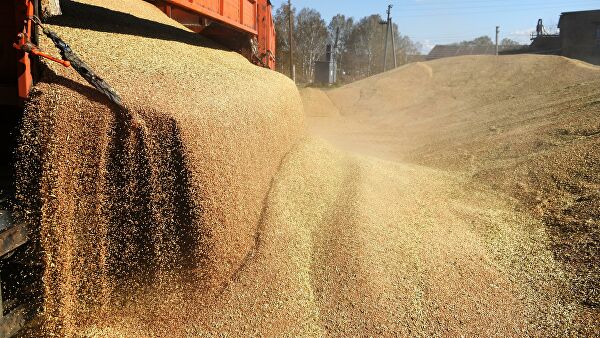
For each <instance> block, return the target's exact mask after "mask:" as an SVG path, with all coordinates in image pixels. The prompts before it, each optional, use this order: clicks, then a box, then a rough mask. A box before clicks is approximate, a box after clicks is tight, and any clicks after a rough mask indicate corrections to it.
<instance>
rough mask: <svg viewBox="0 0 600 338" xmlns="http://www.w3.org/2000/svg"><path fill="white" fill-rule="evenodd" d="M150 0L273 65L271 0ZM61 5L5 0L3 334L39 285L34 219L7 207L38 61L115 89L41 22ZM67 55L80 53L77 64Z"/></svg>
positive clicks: (27, 310) (0, 227) (27, 309)
mask: <svg viewBox="0 0 600 338" xmlns="http://www.w3.org/2000/svg"><path fill="white" fill-rule="evenodd" d="M123 1H126V0H123ZM146 1H147V2H150V3H152V4H154V5H155V6H157V7H158V8H159V9H160V10H162V11H163V12H164V13H165V14H166V15H167V16H169V17H170V18H172V19H174V20H176V21H178V22H180V23H181V24H183V25H184V26H185V27H187V28H188V29H190V30H192V31H193V32H196V33H198V34H200V35H203V36H205V37H208V38H210V39H212V40H214V41H216V42H218V43H219V44H221V45H223V46H225V47H227V48H230V49H232V50H235V51H237V52H239V53H240V54H242V55H243V56H245V57H246V58H247V59H248V60H249V61H250V62H252V63H254V64H256V65H258V66H262V67H267V68H270V69H275V28H274V24H273V17H272V5H271V2H270V0H146ZM59 12H60V0H3V1H0V18H1V20H0V50H1V53H0V144H1V145H2V146H1V147H0V338H4V337H11V336H13V335H14V334H15V333H17V332H18V331H20V330H21V328H22V327H23V326H24V325H25V324H26V323H27V322H30V321H31V320H33V319H34V317H35V316H36V309H34V308H35V307H36V305H35V303H36V298H35V297H36V296H35V295H34V294H35V289H36V288H38V289H41V285H38V283H39V282H40V281H39V280H29V279H28V278H33V277H31V276H35V274H31V273H28V272H24V269H25V270H26V269H30V270H31V269H38V268H37V267H36V266H37V265H36V264H37V263H35V262H34V263H31V259H32V258H31V257H29V255H28V250H29V246H30V244H29V243H28V235H29V228H30V227H32V226H34V225H26V224H15V222H14V220H13V219H12V217H11V214H10V212H9V211H10V209H11V204H10V203H11V200H12V199H13V196H14V191H15V187H14V181H15V180H14V176H13V175H14V174H13V160H14V159H13V156H14V155H13V154H14V150H15V147H16V134H17V125H18V120H19V118H20V116H21V115H22V109H23V108H22V107H23V105H24V103H25V101H26V100H27V97H28V96H29V92H30V90H31V88H32V86H33V84H34V83H35V81H36V79H37V78H38V77H39V74H38V67H37V64H38V62H39V60H40V58H46V59H48V60H50V61H52V62H58V63H61V64H62V65H63V66H65V67H70V66H72V67H73V68H74V69H75V70H77V71H78V72H79V73H80V74H82V73H87V75H88V76H87V77H86V76H85V75H86V74H82V75H83V76H84V77H85V78H86V80H88V82H90V83H91V84H92V85H94V86H95V87H96V88H97V89H98V90H101V91H104V93H105V94H106V95H108V96H110V95H112V94H115V96H116V93H114V92H110V90H111V89H110V87H108V85H107V84H103V83H101V82H102V79H99V78H98V80H99V81H95V80H96V79H94V78H93V77H94V76H95V74H93V72H91V75H90V74H89V71H91V70H90V69H89V68H88V69H84V70H85V72H82V71H81V67H82V65H83V66H85V64H84V63H83V61H81V60H79V59H78V58H77V57H76V55H75V54H74V53H72V51H71V50H70V48H69V47H68V45H66V44H63V41H62V40H60V38H58V37H57V36H56V35H54V36H52V34H53V33H52V32H51V31H48V30H46V29H43V23H42V21H41V20H40V18H41V17H42V15H41V14H42V13H44V14H48V13H49V14H58V13H59ZM42 32H43V33H44V34H46V35H47V36H49V37H50V38H51V39H52V40H53V41H54V43H55V44H56V45H57V47H59V49H61V55H62V56H63V59H58V58H54V57H52V56H50V55H48V54H45V53H44V52H43V51H41V50H40V49H39V48H38V47H37V44H38V38H39V37H38V35H39V34H41V33H42ZM61 47H62V48H61ZM71 53H72V54H71ZM69 56H71V58H70V57H69ZM73 58H74V59H73ZM69 60H75V62H74V64H71V63H72V61H71V62H70V61H69ZM80 61H81V63H80ZM40 68H41V67H40ZM90 76H91V77H92V79H91V80H90ZM98 82H100V85H98ZM103 86H105V87H103ZM116 98H117V99H118V96H116ZM113 102H115V100H113ZM117 103H118V102H117ZM32 290H33V291H32ZM32 303H33V305H32Z"/></svg>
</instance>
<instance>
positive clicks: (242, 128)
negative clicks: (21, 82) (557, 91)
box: [18, 0, 596, 337]
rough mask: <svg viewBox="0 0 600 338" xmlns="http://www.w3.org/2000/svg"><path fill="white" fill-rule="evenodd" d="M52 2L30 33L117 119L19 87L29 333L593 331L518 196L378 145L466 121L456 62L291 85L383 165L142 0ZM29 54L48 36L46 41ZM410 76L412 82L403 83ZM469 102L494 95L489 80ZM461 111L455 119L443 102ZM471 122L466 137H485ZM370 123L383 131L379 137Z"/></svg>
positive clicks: (61, 85)
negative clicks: (30, 249)
mask: <svg viewBox="0 0 600 338" xmlns="http://www.w3.org/2000/svg"><path fill="white" fill-rule="evenodd" d="M64 7H65V8H64V13H65V14H64V15H63V16H61V17H59V18H56V19H54V20H55V21H52V22H51V26H50V27H51V28H52V29H53V30H56V31H57V33H58V34H59V35H61V36H62V37H63V38H64V39H65V40H66V41H67V42H68V43H69V44H70V45H71V46H72V47H73V49H74V50H76V51H77V52H78V53H79V54H81V56H82V58H83V59H84V60H85V61H86V62H88V63H89V64H90V66H91V67H92V68H94V70H96V72H97V73H98V74H99V75H101V76H103V77H105V79H106V80H107V82H108V83H110V84H111V85H113V86H114V88H115V89H116V91H117V92H118V93H120V94H121V96H122V98H123V101H124V103H125V104H126V105H127V106H128V107H129V108H130V110H131V113H130V114H125V113H123V112H121V111H119V110H118V109H116V107H113V106H111V104H110V103H109V102H107V101H106V100H105V99H104V98H103V97H102V96H101V95H100V94H98V93H97V92H95V91H94V90H93V89H91V88H90V87H89V86H88V85H87V84H85V83H84V82H83V80H81V79H80V78H79V77H78V76H77V75H76V74H74V73H73V72H72V71H70V70H68V69H63V68H60V67H59V66H56V65H48V66H47V69H45V72H44V78H43V79H42V81H41V82H40V83H39V84H38V85H37V86H36V88H35V90H34V92H33V95H32V100H31V102H29V104H28V107H27V109H26V116H25V120H24V123H23V126H22V132H23V137H22V140H21V146H20V148H19V155H20V162H19V168H18V169H19V174H20V176H19V177H20V179H19V182H18V186H19V200H20V204H21V209H20V212H21V216H22V217H25V218H28V219H29V221H30V222H31V223H32V224H35V223H36V222H37V224H38V225H39V226H38V229H39V231H38V232H37V233H36V234H37V238H36V242H37V243H38V249H39V250H38V251H39V255H40V258H41V261H42V263H43V286H44V290H43V291H44V292H43V295H42V298H41V299H42V300H43V305H44V313H43V315H44V316H43V318H42V319H43V320H42V321H41V323H42V324H41V327H37V328H34V331H32V333H31V335H34V336H41V335H46V336H53V335H54V336H83V337H195V336H216V335H223V336H342V337H347V336H459V335H466V336H493V335H497V336H523V335H536V336H549V335H568V334H574V333H578V332H579V333H581V332H585V330H588V332H589V330H591V329H593V328H594V327H593V326H591V325H590V324H589V323H588V324H586V323H585V322H583V321H582V320H581V319H580V317H581V311H580V308H579V307H578V301H577V298H576V297H575V296H574V294H573V292H571V289H572V288H571V286H572V285H571V284H572V283H571V280H570V278H569V275H568V274H567V273H565V270H564V269H563V267H562V265H561V264H560V263H559V262H557V261H556V259H555V257H554V256H553V254H552V251H551V250H549V249H548V247H547V245H546V244H547V243H548V240H549V236H548V232H547V229H546V228H545V227H544V226H543V224H542V223H541V222H540V221H539V219H538V218H536V217H535V216H534V215H532V214H531V213H530V212H529V211H528V210H524V209H522V208H521V207H520V204H519V202H518V201H517V200H515V199H513V198H511V197H510V196H509V195H507V194H505V193H503V192H496V191H492V190H491V189H490V187H489V185H487V184H480V183H478V182H477V181H476V180H473V179H472V177H473V176H472V175H471V176H470V175H465V174H464V173H463V172H461V171H460V170H458V171H448V170H447V169H449V168H451V167H450V166H445V167H441V166H440V167H436V168H432V167H433V165H432V164H431V163H429V162H427V159H428V157H427V156H426V155H422V156H421V157H419V158H420V160H414V159H415V158H417V157H416V156H417V155H416V154H417V152H416V151H414V152H402V154H405V156H404V155H403V156H398V154H399V153H394V152H391V153H390V152H385V151H383V150H386V151H387V150H389V149H396V148H394V147H399V148H401V149H413V150H414V149H421V150H422V152H423V153H424V154H429V152H427V150H431V151H434V150H435V149H438V148H434V147H433V146H428V145H429V144H430V143H428V140H431V139H435V140H439V141H440V142H441V144H445V143H444V142H443V141H444V139H443V138H442V137H440V138H438V139H436V138H435V137H434V136H432V134H431V133H432V131H431V130H430V128H431V127H427V123H426V122H424V121H427V120H429V121H436V116H438V117H439V116H442V117H445V118H447V119H448V120H447V121H446V126H445V127H447V128H452V126H453V125H454V124H459V123H460V122H461V121H464V120H469V118H470V117H471V116H472V115H474V114H476V113H479V111H478V110H477V109H479V108H478V107H480V106H481V105H477V104H476V103H473V104H472V105H469V106H467V105H462V104H461V103H460V101H461V100H462V98H463V97H465V95H464V91H465V90H467V89H465V88H461V86H465V85H466V84H469V83H470V81H473V79H474V78H475V75H474V74H473V73H468V72H466V73H465V72H464V69H465V67H455V68H454V69H455V71H456V72H457V73H458V74H457V75H460V76H458V78H459V79H460V81H459V82H440V83H439V86H437V87H434V86H432V85H431V81H434V80H432V79H435V77H436V71H437V70H438V69H437V66H434V67H431V66H428V65H419V66H415V67H412V68H406V69H404V70H398V71H395V72H391V73H387V74H383V75H381V76H379V77H376V78H373V79H369V80H367V81H365V82H361V83H357V84H355V85H351V86H348V87H344V88H341V89H339V90H337V91H335V92H332V93H328V94H324V93H322V92H320V91H317V90H315V89H310V90H305V91H304V94H305V99H306V97H307V95H308V97H309V99H308V100H307V101H306V103H308V104H307V107H308V108H309V109H312V108H310V107H311V105H310V104H311V103H312V104H313V105H312V107H313V108H315V109H318V111H316V112H315V111H312V112H309V114H308V115H309V116H317V117H314V119H318V121H319V122H318V123H316V122H315V123H314V127H315V129H317V130H318V131H319V132H321V133H322V134H323V135H325V136H326V137H328V138H330V139H331V140H332V141H333V143H338V144H339V145H341V146H352V147H353V150H357V149H358V150H364V151H367V152H369V153H372V154H380V153H381V154H383V153H385V154H386V156H387V157H388V158H390V159H393V160H394V161H389V162H388V161H384V160H380V159H376V158H374V157H365V156H363V155H358V154H352V153H348V152H346V151H342V150H339V149H336V148H335V147H334V146H332V145H331V144H329V143H327V142H325V141H323V140H321V139H319V138H314V137H307V136H305V132H304V117H303V114H302V101H301V99H300V96H299V95H298V91H297V90H296V88H295V87H294V85H293V83H292V82H291V81H289V80H287V79H286V78H284V77H283V76H281V75H278V74H276V73H274V72H271V71H268V70H265V69H261V68H258V67H255V66H253V65H251V64H250V63H248V62H247V61H246V60H245V59H243V58H242V57H241V56H239V55H237V54H235V53H233V52H228V51H224V50H220V49H219V47H218V46H216V45H213V44H210V43H209V42H206V41H203V40H201V39H200V38H199V37H198V36H197V35H194V34H192V33H190V32H188V31H186V30H185V29H184V28H183V27H181V26H179V25H178V24H176V23H174V22H173V21H171V20H169V19H168V18H166V17H165V16H164V15H163V14H162V13H161V12H160V11H158V10H157V9H155V8H154V7H153V6H152V5H150V4H148V3H146V2H144V1H141V0H128V1H117V0H111V1H108V0H104V1H102V0H78V1H66V2H64ZM82 18H90V19H85V20H84V19H82ZM42 47H43V48H44V49H45V50H52V49H53V48H52V46H51V45H50V44H49V42H48V41H45V40H44V41H42ZM494 60H496V59H488V60H482V61H481V63H482V67H483V68H485V69H493V68H494V67H496V66H495V61H494ZM565 62H566V61H565ZM439 67H440V68H442V69H445V68H449V67H448V66H447V65H443V64H440V65H439ZM486 67H487V68H486ZM461 71H463V73H461ZM403 72H408V73H403ZM563 75H564V74H563ZM564 76H567V80H565V83H568V80H569V76H571V77H574V78H575V79H571V80H572V81H574V82H576V81H579V79H587V78H586V77H584V76H582V77H575V75H572V73H567V74H566V75H564ZM592 79H593V76H592V75H590V77H589V81H591V80H592ZM501 80H502V81H505V82H506V83H509V84H508V85H507V86H506V87H502V88H500V89H502V90H500V89H498V90H497V93H496V94H497V95H505V97H506V98H507V100H510V97H512V96H515V95H517V94H516V93H515V92H512V91H509V90H506V88H508V87H510V81H512V80H511V79H509V78H502V79H501ZM369 81H372V82H374V83H371V82H369ZM378 84H380V85H384V84H385V85H386V86H385V88H384V86H379V87H378ZM387 84H389V85H390V87H391V88H404V89H406V90H405V91H404V92H403V94H400V93H399V92H393V91H386V90H387V89H386V88H387V87H388V86H387ZM417 85H421V86H422V88H423V90H422V92H419V91H414V90H413V91H410V90H408V88H406V87H408V86H414V88H419V87H417ZM403 86H405V87H403ZM519 86H522V87H520V88H524V89H526V88H528V86H527V84H522V85H521V84H519ZM426 88H435V90H436V91H439V92H441V93H445V94H444V96H443V98H440V99H439V100H440V101H439V102H440V106H439V107H441V106H447V107H448V108H449V109H450V108H452V109H453V110H448V111H446V112H448V114H446V115H445V114H444V111H443V110H442V109H441V108H440V109H439V110H434V109H433V108H432V107H434V105H433V104H429V103H430V100H434V102H436V101H435V100H437V97H436V95H434V92H433V90H434V89H431V90H432V92H427V91H426ZM584 88H587V90H589V93H590V95H591V93H592V89H590V88H591V87H590V88H588V87H584ZM553 90H554V89H552V88H545V89H544V91H545V93H552V91H553ZM573 91H575V89H573ZM257 93H259V94H257ZM461 93H463V96H461V95H460V94H461ZM484 94H485V95H484ZM538 94H539V95H542V93H538ZM336 95H337V96H336ZM378 95H385V96H386V100H380V101H381V106H379V107H378V108H376V110H369V109H372V108H373V107H372V105H370V104H369V102H367V101H360V100H365V99H366V100H368V99H369V98H377V97H378ZM402 95H403V96H402ZM422 95H423V96H422ZM459 98H461V99H459ZM356 100H358V101H356ZM465 100H466V99H465ZM469 100H470V99H469ZM472 100H473V102H475V100H484V101H480V102H486V103H487V104H488V105H492V106H490V107H493V104H494V102H496V101H495V100H496V99H495V98H494V97H493V96H492V92H491V90H490V92H489V93H488V92H485V93H478V94H477V96H474V97H473V98H472ZM517 100H518V99H517ZM582 100H583V99H582ZM319 102H321V103H322V104H318V103H319ZM468 102H472V101H468ZM315 103H317V104H315ZM517 103H518V102H517V101H515V104H514V105H513V106H512V107H515V106H519V105H518V104H517ZM419 105H420V106H421V107H424V108H422V110H420V114H423V120H421V127H420V128H417V127H415V126H414V125H410V123H409V122H410V121H407V120H404V121H401V122H398V123H393V122H394V121H395V120H396V119H398V118H399V117H403V116H410V113H411V112H412V113H413V114H414V115H417V114H419V113H418V112H416V110H415V111H411V107H417V106H419ZM395 107H396V108H395ZM398 107H399V108H398ZM485 107H488V106H485ZM429 108H432V109H429ZM330 109H331V110H332V111H329V110H330ZM462 109H464V111H465V112H467V113H468V114H471V115H468V116H456V115H455V114H454V115H453V114H451V112H452V111H454V110H457V111H463V110H462ZM486 109H488V108H486ZM489 109H491V108H489ZM482 111H483V112H488V111H487V110H485V109H484V110H482ZM380 112H382V113H385V114H383V115H382V114H379V113H380ZM386 114H387V115H386ZM428 114H429V115H428ZM414 115H413V116H414ZM489 115H492V114H491V113H489V114H488V115H486V116H489ZM586 116H588V115H586ZM589 118H590V120H591V121H596V120H594V116H591V115H590V117H589ZM332 121H333V122H332ZM374 121H377V122H380V123H381V124H380V125H377V124H376V123H373V122H374ZM313 122H314V121H313ZM363 122H370V123H363ZM332 123H333V124H332ZM479 123H481V126H485V127H480V130H479V131H478V133H483V131H482V130H484V131H486V132H491V131H492V129H491V127H489V123H488V122H482V121H480V122H479ZM361 124H362V127H361V128H358V126H357V125H361ZM385 124H389V125H390V126H394V128H398V129H397V130H396V131H394V130H393V129H392V130H384V129H379V130H378V128H379V127H380V126H381V125H385ZM402 125H405V126H406V128H404V129H402V128H400V127H401V126H402ZM434 126H438V127H440V128H441V129H443V128H442V127H443V126H441V125H434ZM494 128H498V127H494ZM564 128H569V127H564ZM410 130H413V131H414V133H413V134H410V133H409V131H410ZM496 130H497V129H496ZM565 130H567V129H565ZM568 130H571V129H568ZM387 132H389V134H387ZM428 133H429V134H428ZM497 134H499V133H497ZM390 135H396V136H397V137H400V140H405V139H404V138H402V137H404V136H406V138H407V139H414V140H415V141H414V142H415V143H407V144H406V145H405V144H401V143H396V142H397V141H398V140H399V139H398V138H391V136H390ZM494 135H496V134H494ZM565 135H571V134H570V132H568V133H567V134H565ZM348 136H350V137H348ZM419 136H420V137H422V138H421V139H419V138H418V137H419ZM482 137H483V136H482ZM565 137H567V136H565ZM349 139H350V140H352V142H350V141H349ZM389 140H392V142H388V141H389ZM367 141H368V142H367ZM361 142H362V143H361ZM417 142H422V144H423V147H425V148H420V147H419V146H418V144H417ZM461 142H462V143H461V144H467V141H466V140H463V139H461ZM358 146H360V148H359V147H358ZM411 147H412V148H411ZM456 147H458V146H457V145H456V144H454V145H453V149H455V148H456ZM382 149H383V150H382ZM448 153H450V152H448ZM390 154H391V155H390ZM411 155H414V157H410V156H411ZM382 157H383V155H382ZM438 158H440V157H438ZM441 158H443V157H441ZM399 159H402V160H406V159H409V160H410V162H413V163H405V162H403V161H400V160H399ZM406 162H408V161H406ZM440 163H447V162H440ZM448 163H453V162H448ZM467 163H472V162H468V161H467ZM475 163H476V162H475ZM423 165H427V166H423ZM582 323H583V324H582Z"/></svg>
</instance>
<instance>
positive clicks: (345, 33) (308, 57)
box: [274, 4, 421, 83]
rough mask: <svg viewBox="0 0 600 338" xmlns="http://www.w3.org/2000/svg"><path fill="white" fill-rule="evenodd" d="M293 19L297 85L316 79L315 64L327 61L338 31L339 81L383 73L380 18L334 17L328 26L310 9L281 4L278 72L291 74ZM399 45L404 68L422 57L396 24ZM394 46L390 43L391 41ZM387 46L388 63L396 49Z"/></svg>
mask: <svg viewBox="0 0 600 338" xmlns="http://www.w3.org/2000/svg"><path fill="white" fill-rule="evenodd" d="M290 13H291V15H292V19H293V26H294V29H293V35H292V39H293V44H294V48H293V50H294V55H293V56H294V64H295V65H296V79H297V81H298V82H304V83H308V82H311V81H312V80H313V78H314V71H315V62H316V61H319V60H324V57H325V53H326V46H327V45H328V44H332V45H333V44H334V40H335V37H336V32H337V31H338V30H339V39H338V48H337V53H336V56H337V63H338V78H339V79H340V80H341V81H343V82H350V81H354V80H358V79H361V78H364V77H368V76H371V75H374V74H377V73H380V72H382V71H383V58H384V37H385V34H386V29H387V27H386V25H385V24H383V22H384V21H385V20H384V19H383V18H382V17H381V15H379V14H373V15H370V16H367V17H364V18H361V19H360V20H358V21H356V20H355V19H354V18H352V17H346V16H345V15H343V14H338V15H336V16H334V17H333V18H332V19H331V20H330V21H329V23H327V22H326V21H325V20H324V19H323V18H322V16H321V14H320V13H319V12H318V11H316V10H314V9H311V8H302V9H300V10H299V11H298V10H297V9H296V8H295V7H294V6H292V8H291V11H290V9H289V8H288V4H282V5H281V6H280V7H279V8H278V9H277V11H276V12H275V16H274V21H275V30H276V33H277V53H276V62H277V70H278V71H279V72H281V73H284V74H286V75H290V74H289V73H290V64H289V55H290V41H289V21H288V20H289V15H290ZM393 34H394V38H395V42H396V58H397V60H398V64H399V65H402V64H405V63H408V62H409V61H410V56H411V55H417V54H420V50H421V45H420V44H419V43H416V42H414V41H412V40H411V39H410V38H409V37H408V36H404V35H402V34H400V32H399V30H398V25H396V24H395V23H394V24H393ZM390 46H391V42H390ZM390 46H389V47H388V53H389V54H388V60H393V52H394V51H393V50H392V48H391V47H390Z"/></svg>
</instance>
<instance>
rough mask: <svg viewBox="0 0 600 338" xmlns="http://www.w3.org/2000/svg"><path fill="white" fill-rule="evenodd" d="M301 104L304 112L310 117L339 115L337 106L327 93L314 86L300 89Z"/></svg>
mask: <svg viewBox="0 0 600 338" xmlns="http://www.w3.org/2000/svg"><path fill="white" fill-rule="evenodd" d="M300 96H301V97H302V104H303V105H304V110H305V112H306V114H309V116H312V117H337V116H339V115H340V112H339V110H338V108H337V107H336V106H335V105H334V104H333V102H331V100H330V99H329V97H328V96H327V94H325V92H323V91H322V90H320V89H316V88H310V87H306V88H302V89H300Z"/></svg>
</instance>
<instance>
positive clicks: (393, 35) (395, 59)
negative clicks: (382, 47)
mask: <svg viewBox="0 0 600 338" xmlns="http://www.w3.org/2000/svg"><path fill="white" fill-rule="evenodd" d="M390 30H391V31H392V53H394V69H395V68H398V59H397V57H396V34H395V33H394V22H392V17H390Z"/></svg>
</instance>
